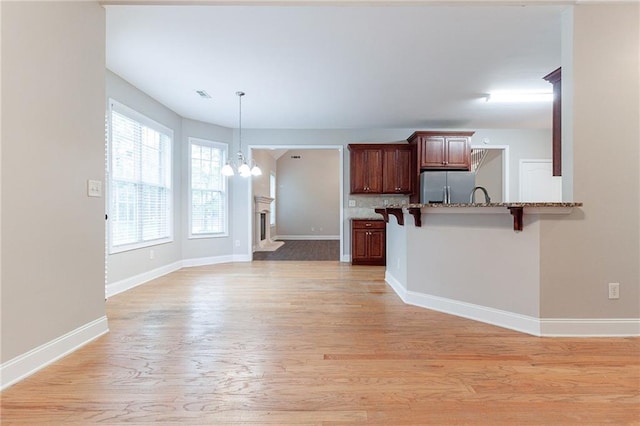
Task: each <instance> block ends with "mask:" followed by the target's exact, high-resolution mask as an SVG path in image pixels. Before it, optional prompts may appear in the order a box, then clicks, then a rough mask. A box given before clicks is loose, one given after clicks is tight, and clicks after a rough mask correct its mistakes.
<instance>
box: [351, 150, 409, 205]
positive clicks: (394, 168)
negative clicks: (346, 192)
mask: <svg viewBox="0 0 640 426" xmlns="http://www.w3.org/2000/svg"><path fill="white" fill-rule="evenodd" d="M349 151H350V153H351V162H350V167H351V193H352V194H411V193H413V192H414V191H415V188H416V184H417V180H415V174H414V173H413V169H414V164H415V147H414V146H412V145H408V144H350V145H349Z"/></svg>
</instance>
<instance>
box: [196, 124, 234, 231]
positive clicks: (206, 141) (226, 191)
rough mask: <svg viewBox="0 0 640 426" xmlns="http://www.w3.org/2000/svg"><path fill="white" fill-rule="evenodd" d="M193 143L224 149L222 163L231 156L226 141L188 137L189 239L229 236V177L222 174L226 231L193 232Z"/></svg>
mask: <svg viewBox="0 0 640 426" xmlns="http://www.w3.org/2000/svg"><path fill="white" fill-rule="evenodd" d="M193 145H200V146H206V147H209V148H214V149H219V150H221V151H222V163H223V165H224V163H226V161H227V158H228V156H229V144H226V143H224V142H217V141H212V140H209V139H202V138H197V137H191V136H190V137H189V138H188V153H187V162H188V165H187V174H188V176H187V192H188V195H187V228H188V230H189V231H188V234H187V238H188V239H203V238H225V237H228V236H229V178H228V177H227V176H222V182H223V184H222V186H223V189H222V191H221V192H222V194H223V197H224V231H222V232H207V233H199V234H194V233H193V183H192V179H193V173H192V161H193Z"/></svg>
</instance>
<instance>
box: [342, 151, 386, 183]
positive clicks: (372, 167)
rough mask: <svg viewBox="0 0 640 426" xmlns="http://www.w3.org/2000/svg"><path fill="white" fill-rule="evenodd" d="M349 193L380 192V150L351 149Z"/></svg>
mask: <svg viewBox="0 0 640 426" xmlns="http://www.w3.org/2000/svg"><path fill="white" fill-rule="evenodd" d="M350 164H351V193H352V194H376V193H377V194H379V193H381V192H382V150H381V149H352V150H351V162H350Z"/></svg>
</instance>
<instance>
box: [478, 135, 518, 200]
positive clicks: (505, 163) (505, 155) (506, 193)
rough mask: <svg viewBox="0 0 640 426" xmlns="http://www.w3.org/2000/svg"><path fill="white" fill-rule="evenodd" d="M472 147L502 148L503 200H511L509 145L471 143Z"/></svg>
mask: <svg viewBox="0 0 640 426" xmlns="http://www.w3.org/2000/svg"><path fill="white" fill-rule="evenodd" d="M471 149H491V150H494V149H501V150H502V151H503V152H502V202H503V203H508V202H510V201H511V197H510V192H511V189H510V188H511V187H510V185H509V183H510V182H511V176H510V173H509V164H511V163H510V160H509V145H471Z"/></svg>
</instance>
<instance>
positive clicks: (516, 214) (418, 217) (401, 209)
mask: <svg viewBox="0 0 640 426" xmlns="http://www.w3.org/2000/svg"><path fill="white" fill-rule="evenodd" d="M574 207H582V203H575V202H517V203H454V204H443V203H428V204H418V203H414V204H390V205H387V206H382V207H376V208H374V211H375V212H376V213H378V214H380V215H382V217H383V219H384V221H385V222H387V223H388V222H389V215H392V216H395V217H396V219H397V221H398V225H401V226H403V225H404V213H405V212H406V213H409V214H410V215H412V216H413V219H414V224H415V226H418V227H419V226H422V214H423V213H436V212H439V213H503V212H504V213H506V212H509V213H511V215H512V216H513V230H514V231H522V226H523V225H522V216H523V215H524V213H525V209H526V211H527V213H533V214H566V213H570V212H571V210H573V208H574ZM505 209H506V210H505Z"/></svg>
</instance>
